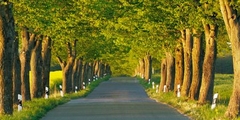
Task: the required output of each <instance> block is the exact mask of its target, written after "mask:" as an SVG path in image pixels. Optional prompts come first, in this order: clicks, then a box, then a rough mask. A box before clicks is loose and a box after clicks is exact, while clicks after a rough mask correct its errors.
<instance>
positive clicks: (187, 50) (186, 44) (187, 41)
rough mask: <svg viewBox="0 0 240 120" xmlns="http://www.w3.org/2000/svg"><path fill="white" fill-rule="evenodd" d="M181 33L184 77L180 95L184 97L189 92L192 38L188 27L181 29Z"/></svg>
mask: <svg viewBox="0 0 240 120" xmlns="http://www.w3.org/2000/svg"><path fill="white" fill-rule="evenodd" d="M181 33H182V44H183V52H184V77H183V85H182V89H181V95H182V96H184V97H187V95H188V93H189V88H190V84H191V77H192V57H191V54H192V38H191V32H190V29H186V30H185V31H181Z"/></svg>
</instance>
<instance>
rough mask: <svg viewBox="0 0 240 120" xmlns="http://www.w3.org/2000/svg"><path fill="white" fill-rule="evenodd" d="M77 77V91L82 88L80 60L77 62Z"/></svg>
mask: <svg viewBox="0 0 240 120" xmlns="http://www.w3.org/2000/svg"><path fill="white" fill-rule="evenodd" d="M77 73H78V77H77V81H76V86H78V89H81V88H82V59H79V60H78V69H77Z"/></svg>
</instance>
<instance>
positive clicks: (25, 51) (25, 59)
mask: <svg viewBox="0 0 240 120" xmlns="http://www.w3.org/2000/svg"><path fill="white" fill-rule="evenodd" d="M21 40H22V49H21V52H20V62H21V84H22V85H21V93H22V101H23V102H24V101H28V100H31V96H30V85H29V71H30V58H31V53H30V52H31V50H32V46H33V42H34V40H35V34H30V33H29V32H28V30H27V28H25V27H24V28H22V30H21Z"/></svg>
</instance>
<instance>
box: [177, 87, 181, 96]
mask: <svg viewBox="0 0 240 120" xmlns="http://www.w3.org/2000/svg"><path fill="white" fill-rule="evenodd" d="M180 87H181V86H180V84H178V85H177V97H180V96H181V92H180Z"/></svg>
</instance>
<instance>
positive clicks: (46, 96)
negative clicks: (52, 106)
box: [45, 87, 49, 99]
mask: <svg viewBox="0 0 240 120" xmlns="http://www.w3.org/2000/svg"><path fill="white" fill-rule="evenodd" d="M48 95H49V90H48V87H45V99H48Z"/></svg>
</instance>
